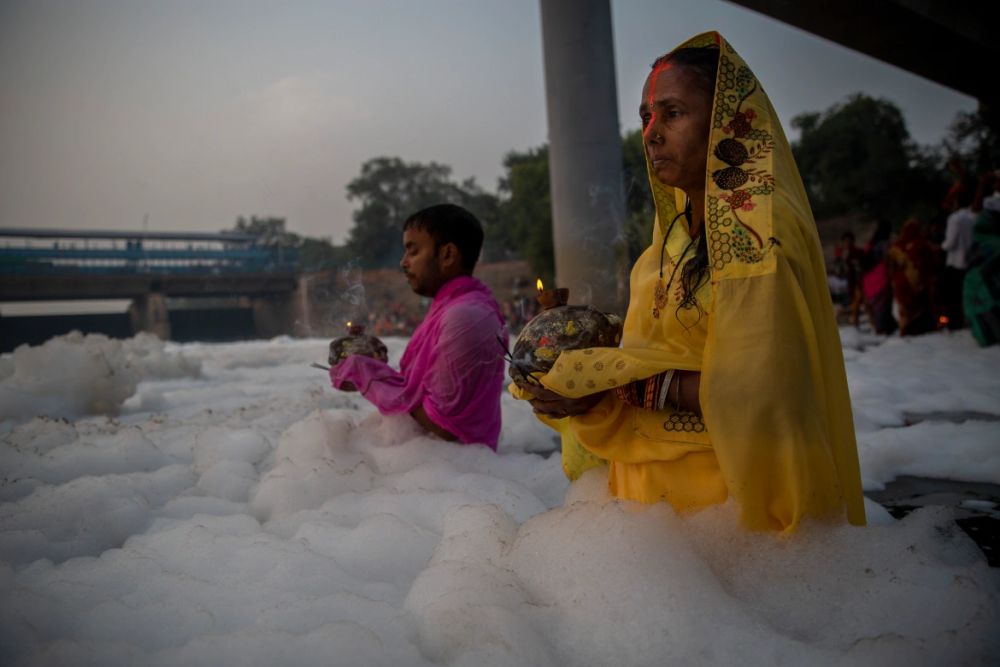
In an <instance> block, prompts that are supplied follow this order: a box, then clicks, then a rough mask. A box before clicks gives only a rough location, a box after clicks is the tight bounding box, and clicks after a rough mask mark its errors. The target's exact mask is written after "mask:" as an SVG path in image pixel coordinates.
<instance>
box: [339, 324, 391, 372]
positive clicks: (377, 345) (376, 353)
mask: <svg viewBox="0 0 1000 667" xmlns="http://www.w3.org/2000/svg"><path fill="white" fill-rule="evenodd" d="M352 354H360V355H362V356H364V357H371V358H372V359H378V360H379V361H389V351H388V349H386V347H385V343H383V342H382V341H380V340H379V339H378V338H376V337H375V336H366V335H365V327H364V325H362V324H353V325H352V324H348V325H347V335H346V336H342V337H340V338H335V339H334V340H333V341H331V342H330V359H329V361H330V365H331V366H334V365H336V364H338V363H339V362H341V361H343V360H344V359H346V358H347V357H349V356H350V355H352Z"/></svg>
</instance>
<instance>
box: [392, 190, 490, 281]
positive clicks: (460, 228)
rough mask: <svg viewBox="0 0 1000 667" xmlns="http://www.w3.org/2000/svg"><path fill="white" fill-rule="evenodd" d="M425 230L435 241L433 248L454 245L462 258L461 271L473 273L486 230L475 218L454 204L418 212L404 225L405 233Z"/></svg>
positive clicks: (432, 207)
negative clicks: (411, 230)
mask: <svg viewBox="0 0 1000 667" xmlns="http://www.w3.org/2000/svg"><path fill="white" fill-rule="evenodd" d="M407 229H422V230H424V231H425V232H427V233H428V234H429V235H430V237H431V238H432V239H434V248H435V249H437V248H440V247H441V246H443V245H444V244H446V243H454V244H455V247H456V248H458V253H459V254H460V255H461V256H462V270H463V271H465V272H466V273H472V270H473V269H475V268H476V262H477V261H478V260H479V251H480V250H482V248H483V226H482V225H481V224H479V220H478V219H476V216H474V215H472V214H471V213H469V212H468V211H467V210H465V209H464V208H462V207H461V206H456V205H455V204H438V205H436V206H429V207H428V208H425V209H423V210H422V211H417V212H416V213H414V214H413V215H411V216H410V217H409V218H407V219H406V222H404V223H403V231H406V230H407Z"/></svg>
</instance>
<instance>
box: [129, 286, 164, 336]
mask: <svg viewBox="0 0 1000 667" xmlns="http://www.w3.org/2000/svg"><path fill="white" fill-rule="evenodd" d="M128 316H129V320H130V321H131V322H132V333H133V334H137V333H139V332H140V331H146V332H149V333H151V334H153V335H155V336H156V337H157V338H159V339H161V340H170V317H169V314H168V313H167V299H166V297H165V296H164V295H163V293H162V292H149V293H147V294H143V295H142V296H139V297H136V298H135V299H133V300H132V305H130V306H129V308H128Z"/></svg>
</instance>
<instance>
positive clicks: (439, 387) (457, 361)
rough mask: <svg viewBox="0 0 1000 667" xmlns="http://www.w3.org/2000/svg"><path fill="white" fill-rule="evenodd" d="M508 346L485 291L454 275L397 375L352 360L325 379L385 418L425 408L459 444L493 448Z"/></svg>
mask: <svg viewBox="0 0 1000 667" xmlns="http://www.w3.org/2000/svg"><path fill="white" fill-rule="evenodd" d="M498 338H499V340H498ZM500 341H503V346H501V342H500ZM507 343H508V335H507V326H506V324H505V323H504V319H503V315H501V313H500V308H499V306H497V303H496V301H495V300H494V299H493V295H492V294H491V293H490V289H489V288H488V287H487V286H486V285H484V284H483V283H481V282H480V281H479V280H477V279H476V278H473V277H472V276H459V277H458V278H454V279H452V280H450V281H448V282H447V283H445V285H444V286H442V287H441V289H440V290H438V293H437V295H436V296H435V297H434V302H433V303H432V304H431V307H430V310H428V311H427V315H426V316H425V317H424V321H423V322H421V323H420V326H418V327H417V329H416V331H414V332H413V337H412V338H411V339H410V342H409V344H408V345H407V346H406V351H405V352H403V358H402V359H400V362H399V368H400V370H399V371H398V372H397V371H396V370H394V369H392V368H391V367H389V366H388V365H387V364H385V363H383V362H381V361H378V360H376V359H371V358H369V357H362V356H357V355H354V356H350V357H348V358H347V359H345V360H344V361H342V362H340V363H339V364H337V365H336V366H334V367H333V368H331V369H330V380H331V382H333V386H334V387H337V388H338V389H339V388H340V386H341V384H342V383H344V382H351V383H353V384H354V386H356V387H357V388H358V390H359V391H360V392H361V394H362V395H363V396H364V397H365V398H366V399H368V400H369V401H371V402H372V404H374V405H375V407H377V408H378V410H379V412H381V413H382V414H384V415H392V414H399V413H401V412H406V413H409V412H412V411H413V410H414V409H416V407H417V406H423V408H424V412H426V413H427V416H428V417H430V418H431V421H433V422H434V423H435V424H437V425H438V426H440V427H442V428H444V429H446V430H447V431H449V432H451V433H454V434H455V436H456V437H457V438H458V440H459V441H460V442H462V443H464V444H472V443H482V444H485V445H487V446H489V447H490V448H491V449H494V450H495V449H496V448H497V439H498V438H499V437H500V393H501V392H502V391H503V386H504V360H503V351H504V349H506V346H507Z"/></svg>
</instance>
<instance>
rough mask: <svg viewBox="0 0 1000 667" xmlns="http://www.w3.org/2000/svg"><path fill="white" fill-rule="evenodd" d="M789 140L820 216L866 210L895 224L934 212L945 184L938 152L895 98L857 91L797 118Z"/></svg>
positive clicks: (870, 215)
mask: <svg viewBox="0 0 1000 667" xmlns="http://www.w3.org/2000/svg"><path fill="white" fill-rule="evenodd" d="M792 126H793V127H795V128H796V129H798V130H799V133H800V134H799V140H798V141H797V142H795V143H794V144H793V145H792V151H793V153H794V155H795V160H796V162H797V163H798V167H799V173H800V174H801V175H802V180H803V183H804V184H805V188H806V192H807V193H808V195H809V201H810V204H811V205H812V208H813V212H814V213H815V214H816V217H818V218H824V217H832V216H838V215H846V214H862V215H864V216H866V217H868V218H871V219H875V218H886V219H888V220H890V221H892V222H894V223H896V224H898V222H899V221H901V220H902V219H903V218H905V217H907V216H909V215H912V214H923V215H925V216H927V215H930V214H931V213H933V212H935V211H936V210H937V209H936V206H937V203H938V201H939V199H940V195H941V194H942V184H941V180H940V176H939V174H938V170H937V168H936V166H935V164H934V159H933V157H932V156H931V155H929V154H928V153H926V152H924V151H922V150H921V149H920V148H919V147H918V146H917V145H916V143H915V142H914V141H913V139H912V138H911V137H910V133H909V131H908V130H907V129H906V123H905V122H904V120H903V114H902V112H900V110H899V108H898V107H897V106H896V105H894V104H893V103H892V102H889V101H887V100H883V99H875V98H872V97H868V96H867V95H863V94H860V93H859V94H856V95H853V96H851V97H850V98H848V100H847V101H846V102H844V103H842V104H836V105H834V106H832V107H830V108H829V109H827V110H826V111H825V112H823V113H816V112H810V113H804V114H801V115H799V116H796V117H795V118H793V119H792Z"/></svg>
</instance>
